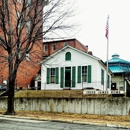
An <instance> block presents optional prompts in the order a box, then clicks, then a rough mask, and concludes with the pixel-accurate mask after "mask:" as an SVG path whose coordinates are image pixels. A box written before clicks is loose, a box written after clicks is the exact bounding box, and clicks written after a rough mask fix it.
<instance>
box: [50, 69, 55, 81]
mask: <svg viewBox="0 0 130 130" xmlns="http://www.w3.org/2000/svg"><path fill="white" fill-rule="evenodd" d="M51 83H55V68H51Z"/></svg>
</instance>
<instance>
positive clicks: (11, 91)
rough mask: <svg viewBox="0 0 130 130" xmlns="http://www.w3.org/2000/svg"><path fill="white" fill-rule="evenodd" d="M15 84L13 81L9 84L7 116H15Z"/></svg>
mask: <svg viewBox="0 0 130 130" xmlns="http://www.w3.org/2000/svg"><path fill="white" fill-rule="evenodd" d="M14 84H15V80H14V79H13V80H11V81H9V82H8V85H9V86H8V102H7V103H8V104H7V111H6V112H5V114H6V115H14V114H15V111H14Z"/></svg>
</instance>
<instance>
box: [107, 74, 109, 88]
mask: <svg viewBox="0 0 130 130" xmlns="http://www.w3.org/2000/svg"><path fill="white" fill-rule="evenodd" d="M109 86H110V76H109V75H107V88H109Z"/></svg>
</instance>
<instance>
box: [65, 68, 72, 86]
mask: <svg viewBox="0 0 130 130" xmlns="http://www.w3.org/2000/svg"><path fill="white" fill-rule="evenodd" d="M65 87H66V88H70V87H71V67H65Z"/></svg>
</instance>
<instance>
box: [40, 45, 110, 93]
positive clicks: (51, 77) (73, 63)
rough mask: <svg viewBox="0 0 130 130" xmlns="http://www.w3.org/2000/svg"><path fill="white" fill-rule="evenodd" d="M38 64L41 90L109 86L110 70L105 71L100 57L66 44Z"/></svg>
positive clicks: (102, 88) (107, 87)
mask: <svg viewBox="0 0 130 130" xmlns="http://www.w3.org/2000/svg"><path fill="white" fill-rule="evenodd" d="M40 64H41V89H42V90H62V89H85V88H94V89H99V90H104V91H105V90H109V88H110V86H111V71H110V70H109V69H108V71H107V67H106V66H105V65H104V63H103V61H102V60H101V59H99V58H97V57H95V56H93V55H90V54H88V53H85V52H83V51H81V50H78V49H76V48H73V47H71V46H68V45H67V46H65V47H63V48H62V49H60V50H58V51H57V52H56V53H54V54H52V55H51V56H49V57H47V58H46V59H44V60H43V61H42V62H41V63H40ZM107 72H108V73H107ZM106 77H107V78H106ZM106 80H107V81H108V82H107V81H106Z"/></svg>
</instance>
